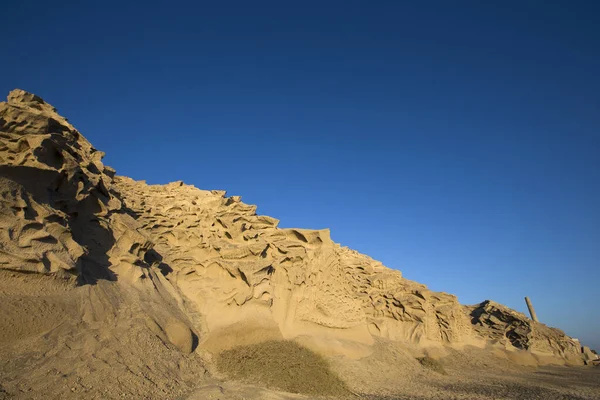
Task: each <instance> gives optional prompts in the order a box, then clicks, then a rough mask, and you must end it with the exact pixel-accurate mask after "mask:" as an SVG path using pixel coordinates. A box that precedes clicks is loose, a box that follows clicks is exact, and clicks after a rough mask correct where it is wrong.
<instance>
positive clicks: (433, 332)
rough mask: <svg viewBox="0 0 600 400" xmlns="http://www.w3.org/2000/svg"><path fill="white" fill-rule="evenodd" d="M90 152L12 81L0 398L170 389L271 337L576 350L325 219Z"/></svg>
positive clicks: (371, 352) (538, 354)
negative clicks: (398, 267) (332, 231)
mask: <svg viewBox="0 0 600 400" xmlns="http://www.w3.org/2000/svg"><path fill="white" fill-rule="evenodd" d="M102 157H103V153H102V152H100V151H98V150H96V149H95V148H94V147H93V146H92V145H91V144H90V143H89V142H88V141H87V140H86V139H85V138H84V137H83V136H82V135H81V134H80V133H79V132H78V131H77V130H76V129H75V128H74V127H73V126H72V125H71V124H69V122H68V121H67V120H66V119H65V118H63V117H61V116H60V115H59V114H58V113H57V111H56V109H54V108H53V107H52V106H50V105H49V104H47V103H46V102H44V101H43V100H42V99H41V98H39V97H37V96H35V95H33V94H30V93H27V92H24V91H22V90H15V91H13V92H11V93H10V94H9V97H8V101H7V102H3V103H0V224H1V225H2V229H1V230H0V300H2V301H0V309H1V310H2V316H3V318H2V320H1V321H0V333H1V335H0V351H1V352H2V357H1V358H0V359H1V361H0V384H1V385H2V386H0V389H2V388H4V389H3V390H5V391H6V392H7V393H10V392H12V393H13V394H15V393H16V394H17V395H18V396H21V397H23V398H28V394H29V395H31V397H32V398H35V396H37V395H39V394H40V393H44V391H49V392H47V393H51V394H52V396H56V397H68V396H74V397H77V393H81V392H85V393H86V396H88V397H94V396H97V397H98V398H100V397H104V398H106V397H115V396H116V395H117V394H122V393H126V394H127V395H130V396H137V397H144V396H146V397H150V398H160V397H161V396H162V397H168V396H175V395H177V394H182V393H186V391H188V390H190V388H192V387H194V386H196V385H197V384H198V381H199V380H200V379H205V378H206V377H208V376H209V375H210V373H209V372H207V368H209V369H210V365H208V366H207V364H211V362H212V361H211V360H213V359H214V357H217V355H218V354H219V353H221V352H222V351H224V350H229V349H233V348H236V347H238V346H242V345H253V344H256V343H262V342H265V341H273V340H274V341H280V340H293V341H295V342H297V343H300V344H302V345H303V346H306V347H308V348H309V349H312V350H314V351H315V352H316V353H318V354H322V355H323V356H326V357H336V359H337V360H340V359H341V360H352V361H351V362H352V363H356V362H361V361H360V360H364V359H369V358H370V359H373V357H376V356H377V354H378V353H377V349H378V348H379V347H380V346H382V343H399V344H403V345H406V346H408V347H410V348H413V349H417V350H416V351H419V350H418V349H421V350H423V351H424V352H426V353H427V354H431V355H434V354H437V355H438V357H439V356H443V355H444V354H447V353H448V352H452V351H456V350H460V349H463V348H465V346H475V347H478V348H482V349H483V348H485V349H490V350H491V351H493V352H494V354H496V356H498V357H501V358H506V359H510V360H513V361H514V362H517V363H521V364H523V363H525V364H532V365H537V364H540V363H556V364H583V363H584V361H586V358H585V356H584V354H583V353H582V351H581V347H580V345H579V343H578V342H576V341H574V340H573V339H571V338H569V337H568V336H566V335H565V334H564V333H563V332H561V331H559V330H557V329H552V328H549V327H546V326H545V325H543V324H539V323H535V322H533V321H531V320H530V319H528V318H527V317H525V316H524V315H522V314H519V313H517V312H515V311H512V310H510V309H507V308H506V307H503V306H501V305H499V304H496V303H493V302H488V301H486V302H483V303H481V304H480V305H477V306H473V307H466V306H462V305H461V304H459V303H458V301H457V299H456V297H455V296H453V295H450V294H446V293H440V292H433V291H430V290H429V289H427V287H426V286H424V285H422V284H419V283H416V282H413V281H410V280H407V279H404V278H403V277H402V275H401V273H400V272H398V271H395V270H391V269H389V268H386V267H385V266H383V265H382V264H381V263H379V262H377V261H375V260H373V259H372V258H370V257H368V256H366V255H363V254H360V253H358V252H356V251H353V250H351V249H348V248H346V247H343V246H340V245H339V244H337V243H334V242H333V241H332V240H331V239H330V236H329V231H328V230H320V231H315V230H305V229H281V228H278V226H277V225H278V222H279V221H277V220H276V219H274V218H271V217H267V216H261V215H257V213H256V207H255V206H252V205H247V204H244V203H243V202H241V199H240V197H237V196H232V197H227V196H226V194H225V192H224V191H206V190H200V189H197V188H195V187H193V186H190V185H185V184H183V183H182V182H174V183H170V184H167V185H147V184H146V183H145V182H142V181H134V180H132V179H130V178H127V177H121V176H117V175H115V171H114V170H112V169H111V168H109V167H107V166H104V165H103V163H102ZM349 362H350V361H349ZM338 363H339V362H338ZM382 363H383V364H385V363H384V362H383V361H382ZM383 364H382V365H383ZM382 368H384V367H382ZM338 371H340V372H339V373H340V374H343V368H341V367H340V368H338ZM342 378H344V376H342ZM206 379H209V378H206ZM108 382H111V384H110V385H109V384H108ZM127 390H129V392H127ZM124 391H125V392H124ZM41 397H43V396H41Z"/></svg>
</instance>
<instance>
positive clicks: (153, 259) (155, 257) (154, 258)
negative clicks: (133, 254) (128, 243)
mask: <svg viewBox="0 0 600 400" xmlns="http://www.w3.org/2000/svg"><path fill="white" fill-rule="evenodd" d="M144 261H145V262H146V263H147V264H148V265H154V266H155V267H156V268H158V269H159V270H160V273H161V274H163V276H167V275H169V274H170V273H171V272H173V268H171V267H170V266H169V265H168V264H166V263H164V262H163V257H162V256H161V255H160V254H159V253H158V252H157V251H156V250H154V249H150V250H148V251H147V252H146V254H145V255H144Z"/></svg>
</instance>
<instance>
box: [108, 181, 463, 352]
mask: <svg viewBox="0 0 600 400" xmlns="http://www.w3.org/2000/svg"><path fill="white" fill-rule="evenodd" d="M115 187H116V189H117V190H118V191H119V192H120V193H121V196H122V199H123V201H124V205H125V206H126V207H127V208H128V209H130V210H132V211H133V213H135V214H136V215H137V216H138V221H139V222H140V224H141V229H142V231H143V232H144V233H145V234H146V235H147V236H148V237H149V238H152V241H153V242H154V249H155V250H156V251H157V253H158V254H160V255H161V258H160V259H157V260H156V265H157V267H158V268H160V269H161V270H162V271H163V272H164V273H165V274H166V275H167V277H168V279H169V281H171V282H172V283H173V284H174V286H175V287H177V288H178V289H179V290H180V291H181V293H182V294H183V296H184V297H185V298H186V299H187V300H188V302H189V304H190V306H191V308H193V309H195V311H197V313H198V314H199V315H201V316H202V317H203V322H202V323H203V327H204V331H205V333H206V334H210V333H212V332H220V331H221V330H222V329H223V328H226V327H228V326H232V325H235V324H240V323H243V324H246V325H252V324H254V322H253V320H255V319H256V317H257V316H258V315H260V316H261V319H262V320H261V322H260V323H261V324H264V319H265V318H266V319H271V320H272V323H273V325H274V326H276V327H277V328H278V330H279V331H280V333H281V335H282V336H283V337H284V338H289V339H291V338H296V337H299V336H305V337H307V340H309V341H320V340H321V339H323V340H326V339H331V340H335V341H336V342H338V343H340V342H342V343H344V342H347V343H348V344H350V343H351V344H352V345H353V346H354V347H353V348H356V346H355V345H356V344H359V345H366V346H368V345H370V344H371V343H372V341H373V336H379V337H385V338H388V339H392V340H400V341H407V342H413V343H460V342H462V341H463V339H464V338H465V337H467V338H468V337H470V336H471V324H470V322H469V320H468V318H467V316H466V314H465V313H464V310H463V309H462V307H461V306H460V305H459V303H458V301H457V300H456V297H454V296H452V295H449V294H446V293H436V292H432V291H430V290H428V289H427V288H426V287H425V286H424V285H421V284H418V283H415V282H412V281H409V280H407V279H404V278H403V277H402V276H401V274H400V272H398V271H393V270H390V269H388V268H386V267H384V266H383V265H381V263H379V262H377V261H375V260H373V259H372V258H370V257H368V256H365V255H362V254H360V253H358V252H356V251H353V250H350V249H348V248H346V247H342V246H340V245H338V244H336V243H334V242H333V241H332V240H331V239H330V236H329V231H328V230H320V231H313V230H304V229H280V228H278V227H277V225H278V222H279V221H277V220H276V219H274V218H271V217H267V216H261V215H257V214H256V207H255V206H251V205H247V204H244V203H242V202H241V200H240V197H238V196H233V197H226V196H225V192H223V191H206V190H200V189H197V188H195V187H193V186H189V185H185V184H183V183H182V182H175V183H171V184H168V185H147V184H146V183H144V182H136V181H133V180H132V179H129V178H125V177H116V178H115Z"/></svg>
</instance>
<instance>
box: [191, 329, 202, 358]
mask: <svg viewBox="0 0 600 400" xmlns="http://www.w3.org/2000/svg"><path fill="white" fill-rule="evenodd" d="M199 343H200V340H199V339H198V335H196V334H195V333H194V331H192V353H193V352H194V351H196V348H197V347H198V344H199Z"/></svg>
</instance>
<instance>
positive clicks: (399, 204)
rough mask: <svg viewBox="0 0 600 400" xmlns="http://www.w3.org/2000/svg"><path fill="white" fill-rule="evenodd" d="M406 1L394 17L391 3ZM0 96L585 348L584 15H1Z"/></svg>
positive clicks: (349, 8) (596, 223)
mask: <svg viewBox="0 0 600 400" xmlns="http://www.w3.org/2000/svg"><path fill="white" fill-rule="evenodd" d="M411 3H412V4H411ZM3 15H4V16H5V18H3V27H4V29H3V31H4V36H3V45H2V47H3V57H2V58H3V61H2V62H1V63H0V76H1V77H2V78H1V79H0V91H1V92H4V93H8V91H9V90H11V89H13V88H15V87H19V88H22V89H25V90H28V91H31V92H34V93H36V94H38V95H40V96H42V97H43V98H44V99H46V100H47V101H48V102H50V103H52V104H53V105H54V106H56V107H57V108H58V109H59V111H60V112H61V113H62V114H63V115H65V116H66V117H67V118H69V120H70V121H71V122H73V123H74V124H75V126H76V127H77V128H78V129H79V130H80V131H81V132H82V133H83V134H84V135H85V136H86V137H87V138H88V139H89V140H90V141H91V142H92V143H93V144H94V145H95V146H96V147H97V148H98V149H100V150H102V151H105V152H106V153H107V156H106V158H105V163H106V164H108V165H111V166H112V167H114V168H116V169H117V172H118V173H119V174H122V175H128V176H131V177H133V178H135V179H146V180H147V181H148V182H149V183H166V182H169V181H174V180H184V181H185V182H186V183H189V184H193V185H195V186H197V187H199V188H203V189H226V190H227V191H228V193H229V194H231V195H241V196H242V197H243V199H244V201H246V202H247V203H251V204H257V205H258V206H259V212H260V213H261V214H267V215H271V216H274V217H276V218H279V219H281V226H283V227H304V228H326V227H328V228H330V229H331V231H332V237H333V239H334V240H335V241H337V242H340V243H342V244H344V245H347V246H349V247H352V248H355V249H357V250H359V251H361V252H364V253H366V254H369V255H371V256H372V257H373V258H375V259H378V260H381V261H382V262H383V263H384V264H386V265H388V266H389V267H392V268H396V269H399V270H401V271H402V272H403V273H404V275H405V276H406V277H407V278H409V279H414V280H417V281H420V282H423V283H425V284H427V285H429V286H430V287H431V288H432V289H434V290H441V291H446V292H450V293H454V294H456V295H457V296H458V297H459V300H460V301H461V302H463V303H465V304H473V303H477V302H480V301H482V300H484V299H493V300H496V301H499V302H501V303H504V304H506V305H508V306H510V307H513V308H515V309H517V310H520V311H526V308H525V303H524V301H523V297H524V296H525V295H528V296H530V297H531V299H532V301H533V302H534V305H535V307H536V309H537V313H538V316H539V318H540V319H541V320H542V321H543V322H546V323H547V324H549V325H552V326H556V327H560V328H562V329H563V330H565V331H566V332H567V333H569V334H571V335H573V336H576V337H579V338H581V339H582V340H584V341H587V342H588V343H590V344H592V346H595V347H597V348H598V349H599V350H600V311H599V310H600V307H599V306H600V302H599V301H598V293H599V290H600V289H599V282H600V74H599V72H598V71H600V25H598V24H597V18H598V15H600V3H598V2H595V1H589V2H585V1H572V2H567V1H537V2H532V1H503V2H482V1H457V2H448V1H422V2H400V1H378V2H373V1H343V2H342V1H333V0H332V1H318V2H317V1H302V2H285V1H272V2H264V1H253V2H248V1H226V2H202V1H198V2H187V3H184V2H178V1H169V2H161V3H159V2H152V1H149V2H146V3H145V5H144V6H141V5H140V6H136V5H133V4H131V5H127V4H126V5H122V4H121V5H120V4H119V3H117V2H110V1H107V2H72V3H68V2H52V3H48V2H39V4H36V2H35V1H33V2H11V3H10V4H7V5H4V6H3Z"/></svg>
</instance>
